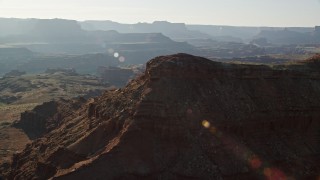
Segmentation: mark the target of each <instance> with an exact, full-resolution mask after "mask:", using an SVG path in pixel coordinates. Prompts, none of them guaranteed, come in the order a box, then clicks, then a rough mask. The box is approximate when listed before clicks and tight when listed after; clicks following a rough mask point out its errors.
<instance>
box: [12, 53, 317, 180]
mask: <svg viewBox="0 0 320 180" xmlns="http://www.w3.org/2000/svg"><path fill="white" fill-rule="evenodd" d="M307 65H308V62H306V63H304V64H299V65H295V66H281V67H280V66H279V67H278V68H277V67H275V68H273V69H272V68H270V67H266V66H254V65H234V64H224V63H217V62H212V61H209V60H207V59H204V58H200V57H194V56H190V55H186V54H178V55H172V56H164V57H157V58H155V59H153V60H151V61H149V62H148V64H147V69H146V72H145V74H144V75H143V76H142V77H140V78H137V79H136V80H134V81H132V82H131V83H130V84H129V85H127V86H126V87H125V88H123V89H119V90H116V91H108V92H106V93H105V94H104V95H103V96H101V97H99V98H96V99H95V100H94V101H93V100H92V101H91V102H87V104H85V105H84V106H82V107H81V108H80V109H79V110H77V111H76V112H75V113H72V114H71V115H70V116H68V117H67V118H64V119H62V120H61V125H60V126H59V127H58V128H56V129H54V130H53V131H51V132H50V133H48V134H46V135H45V136H44V137H42V138H40V139H37V140H35V141H34V142H33V143H32V144H30V145H28V146H27V147H26V149H25V150H24V151H23V152H22V153H19V154H17V155H15V156H14V157H13V163H12V165H11V169H10V172H9V174H8V176H7V177H8V179H32V178H33V179H48V178H53V179H281V178H282V179H284V178H287V179H289V178H295V179H307V178H310V179H311V178H316V177H318V175H319V172H320V164H319V162H320V155H319V152H320V147H319V144H320V131H319V129H320V88H319V87H320V75H319V69H317V68H314V67H311V66H307ZM297 67H299V68H297Z"/></svg>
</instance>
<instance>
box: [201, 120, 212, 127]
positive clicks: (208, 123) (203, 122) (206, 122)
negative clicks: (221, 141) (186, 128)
mask: <svg viewBox="0 0 320 180" xmlns="http://www.w3.org/2000/svg"><path fill="white" fill-rule="evenodd" d="M202 126H203V127H205V128H207V129H208V128H209V127H210V122H209V121H207V120H203V121H202Z"/></svg>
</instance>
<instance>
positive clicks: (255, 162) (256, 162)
mask: <svg viewBox="0 0 320 180" xmlns="http://www.w3.org/2000/svg"><path fill="white" fill-rule="evenodd" d="M249 163H250V166H251V167H252V168H253V169H259V168H260V167H261V165H262V162H261V160H260V158H259V157H257V156H255V155H254V156H252V157H251V158H250V159H249Z"/></svg>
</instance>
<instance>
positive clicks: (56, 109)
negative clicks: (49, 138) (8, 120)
mask: <svg viewBox="0 0 320 180" xmlns="http://www.w3.org/2000/svg"><path fill="white" fill-rule="evenodd" d="M85 101H86V100H85V99H84V98H78V99H73V100H65V99H60V100H59V101H50V102H45V103H43V104H42V105H39V106H36V107H35V108H34V109H33V110H31V111H26V112H24V113H21V118H20V120H19V121H18V122H17V123H15V124H14V126H15V127H17V128H21V129H23V130H24V131H25V132H26V134H27V135H28V136H29V138H30V139H36V138H39V137H41V136H42V135H44V134H46V133H49V132H50V131H51V130H53V129H55V128H57V127H58V126H59V125H60V124H61V121H62V120H63V119H65V118H67V117H69V116H70V115H72V113H74V111H76V110H77V109H79V108H80V107H81V105H82V104H84V103H85Z"/></svg>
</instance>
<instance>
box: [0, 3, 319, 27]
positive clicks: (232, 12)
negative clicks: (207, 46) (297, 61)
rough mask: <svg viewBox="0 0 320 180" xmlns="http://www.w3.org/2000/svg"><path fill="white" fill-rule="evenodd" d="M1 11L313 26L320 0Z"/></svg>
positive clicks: (22, 6)
mask: <svg viewBox="0 0 320 180" xmlns="http://www.w3.org/2000/svg"><path fill="white" fill-rule="evenodd" d="M0 17H19V18H30V17H33V18H65V19H77V20H88V19H94V20H113V21H118V22H122V23H137V22H153V21H155V20H167V21H171V22H185V23H188V24H219V25H245V26H315V25H320V0H157V1H155V0H0Z"/></svg>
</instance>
